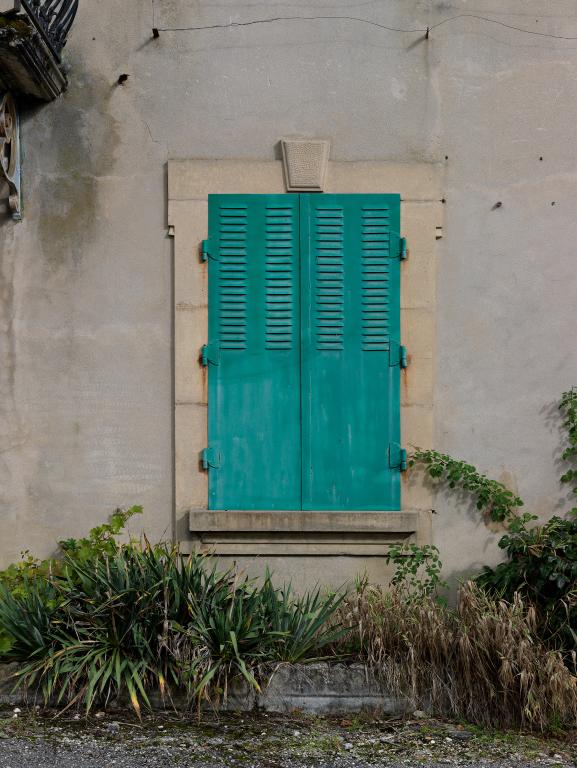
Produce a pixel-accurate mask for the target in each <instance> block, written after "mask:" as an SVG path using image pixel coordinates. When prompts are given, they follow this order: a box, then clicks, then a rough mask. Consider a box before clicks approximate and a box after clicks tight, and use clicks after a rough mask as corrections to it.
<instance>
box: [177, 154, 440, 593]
mask: <svg viewBox="0 0 577 768" xmlns="http://www.w3.org/2000/svg"><path fill="white" fill-rule="evenodd" d="M441 181H442V168H441V166H440V165H439V164H435V163H415V164H397V163H386V162H368V161H364V162H333V161H331V162H329V167H328V172H327V179H326V184H325V191H326V192H327V193H355V192H358V193H360V192H362V193H371V192H372V193H400V194H401V230H402V232H401V234H402V235H403V236H404V237H406V238H407V246H408V259H407V260H406V261H404V262H402V264H401V341H402V343H403V344H404V345H405V346H406V347H407V351H408V360H409V366H408V368H407V369H406V370H404V371H402V373H401V376H402V381H401V433H402V444H403V446H411V445H419V446H421V447H424V448H426V447H431V446H432V439H433V425H434V419H433V417H434V403H433V386H434V344H435V313H436V271H437V259H436V250H437V241H438V240H439V239H440V237H441V236H442V219H443V205H442V202H441V197H442V193H441ZM212 193H215V194H216V193H221V194H227V193H237V194H274V193H285V182H284V175H283V165H282V162H281V161H252V160H194V159H192V160H171V161H169V163H168V223H169V233H170V234H171V235H172V236H173V237H174V359H175V370H174V382H175V385H174V408H175V410H174V433H175V446H174V448H175V462H174V463H175V515H176V536H177V538H178V539H179V540H180V541H181V543H182V547H183V549H184V550H185V551H186V550H187V549H191V548H200V549H204V550H210V551H214V552H215V553H216V554H218V555H219V556H220V557H221V558H223V559H224V560H227V559H231V558H232V559H234V560H235V561H237V560H239V558H240V559H241V560H243V559H244V561H245V562H246V561H247V558H248V559H249V560H250V559H253V558H255V557H258V556H262V555H266V556H267V562H268V561H269V560H271V559H272V560H273V561H274V560H275V558H276V557H279V558H281V562H282V559H286V558H287V557H288V558H289V559H291V560H292V559H293V558H295V557H296V558H298V559H299V560H300V559H302V560H303V565H305V563H304V561H305V560H308V559H309V558H311V557H312V558H318V557H319V556H324V557H323V558H322V559H323V560H325V558H326V557H327V556H330V557H333V558H335V559H336V560H339V562H340V560H342V558H343V557H344V558H346V560H347V562H348V561H350V563H348V564H349V565H350V569H351V571H350V573H351V575H354V573H353V572H354V571H355V569H356V572H358V571H359V570H360V569H361V566H362V565H363V563H367V562H369V561H372V560H374V559H376V560H378V561H379V562H380V563H381V566H379V568H377V573H376V580H378V579H379V576H378V574H379V573H380V571H381V570H382V559H383V558H384V556H385V554H386V550H387V546H388V544H389V543H391V542H393V541H415V542H418V543H425V542H427V541H430V539H431V523H430V510H431V506H432V496H431V490H430V488H428V487H426V486H425V485H424V484H423V483H422V482H420V481H418V480H417V479H415V480H412V479H411V477H410V473H407V474H405V475H403V482H402V511H401V510H399V512H330V513H326V512H325V513H321V512H294V511H291V512H286V513H285V512H266V511H262V512H256V513H255V512H247V511H235V510H228V511H226V512H224V511H221V512H213V511H209V510H207V499H208V476H207V473H206V472H205V471H203V470H202V468H201V466H200V452H201V451H202V449H203V448H205V447H206V445H207V371H206V369H205V368H203V367H202V366H201V365H200V361H199V355H200V349H201V347H202V345H203V344H205V343H206V341H207V325H208V303H207V302H208V299H207V267H206V264H204V263H202V261H201V259H200V245H201V242H202V240H203V239H204V238H206V237H207V235H208V204H207V196H208V194H212ZM287 194H291V193H287ZM321 194H322V193H321ZM366 558H368V559H369V560H366ZM299 567H300V566H299ZM305 567H306V565H305ZM340 570H342V569H339V573H340ZM372 576H373V578H375V568H374V567H373V573H372Z"/></svg>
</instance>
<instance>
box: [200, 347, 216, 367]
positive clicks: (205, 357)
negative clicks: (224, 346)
mask: <svg viewBox="0 0 577 768" xmlns="http://www.w3.org/2000/svg"><path fill="white" fill-rule="evenodd" d="M200 362H201V364H202V365H204V366H207V365H208V364H209V363H210V364H211V365H220V349H219V347H218V345H217V344H204V345H203V347H202V349H201V350H200Z"/></svg>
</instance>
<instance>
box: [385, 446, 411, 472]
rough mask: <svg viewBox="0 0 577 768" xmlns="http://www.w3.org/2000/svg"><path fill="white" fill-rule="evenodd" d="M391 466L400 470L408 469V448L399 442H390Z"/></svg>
mask: <svg viewBox="0 0 577 768" xmlns="http://www.w3.org/2000/svg"><path fill="white" fill-rule="evenodd" d="M389 467H390V469H398V470H399V472H406V471H407V450H406V448H401V446H400V445H399V444H398V443H389Z"/></svg>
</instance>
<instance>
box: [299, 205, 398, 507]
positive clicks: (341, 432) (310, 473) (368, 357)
mask: <svg viewBox="0 0 577 768" xmlns="http://www.w3.org/2000/svg"><path fill="white" fill-rule="evenodd" d="M300 197H301V202H300V209H301V312H302V317H301V326H302V350H301V380H302V420H303V421H302V462H303V509H318V510H327V509H332V510H335V509H342V510H351V509H356V510H362V509H366V510H379V509H382V510H387V509H391V510H393V509H400V477H399V471H398V469H392V468H391V467H390V462H389V457H388V450H389V444H390V443H399V442H400V408H399V397H400V370H399V367H398V366H396V367H395V366H390V365H389V344H390V342H391V340H392V339H394V340H395V341H396V342H397V344H398V340H399V335H400V328H399V326H400V308H399V302H400V297H399V293H400V291H399V259H398V253H399V223H400V198H399V196H398V195H305V194H303V195H301V196H300Z"/></svg>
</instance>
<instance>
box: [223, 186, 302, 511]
mask: <svg viewBox="0 0 577 768" xmlns="http://www.w3.org/2000/svg"><path fill="white" fill-rule="evenodd" d="M209 242H210V256H209V259H208V270H209V274H208V280H209V339H208V347H209V348H210V349H217V350H218V351H219V354H218V364H210V362H209V365H208V448H209V450H210V451H213V452H214V455H218V456H219V462H218V467H215V466H212V465H211V466H209V468H208V472H209V508H211V509H300V507H301V436H300V346H299V343H298V340H299V338H300V327H299V325H300V324H299V320H300V309H299V307H300V302H299V295H298V285H299V252H298V247H299V219H298V198H297V197H292V196H288V195H209Z"/></svg>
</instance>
